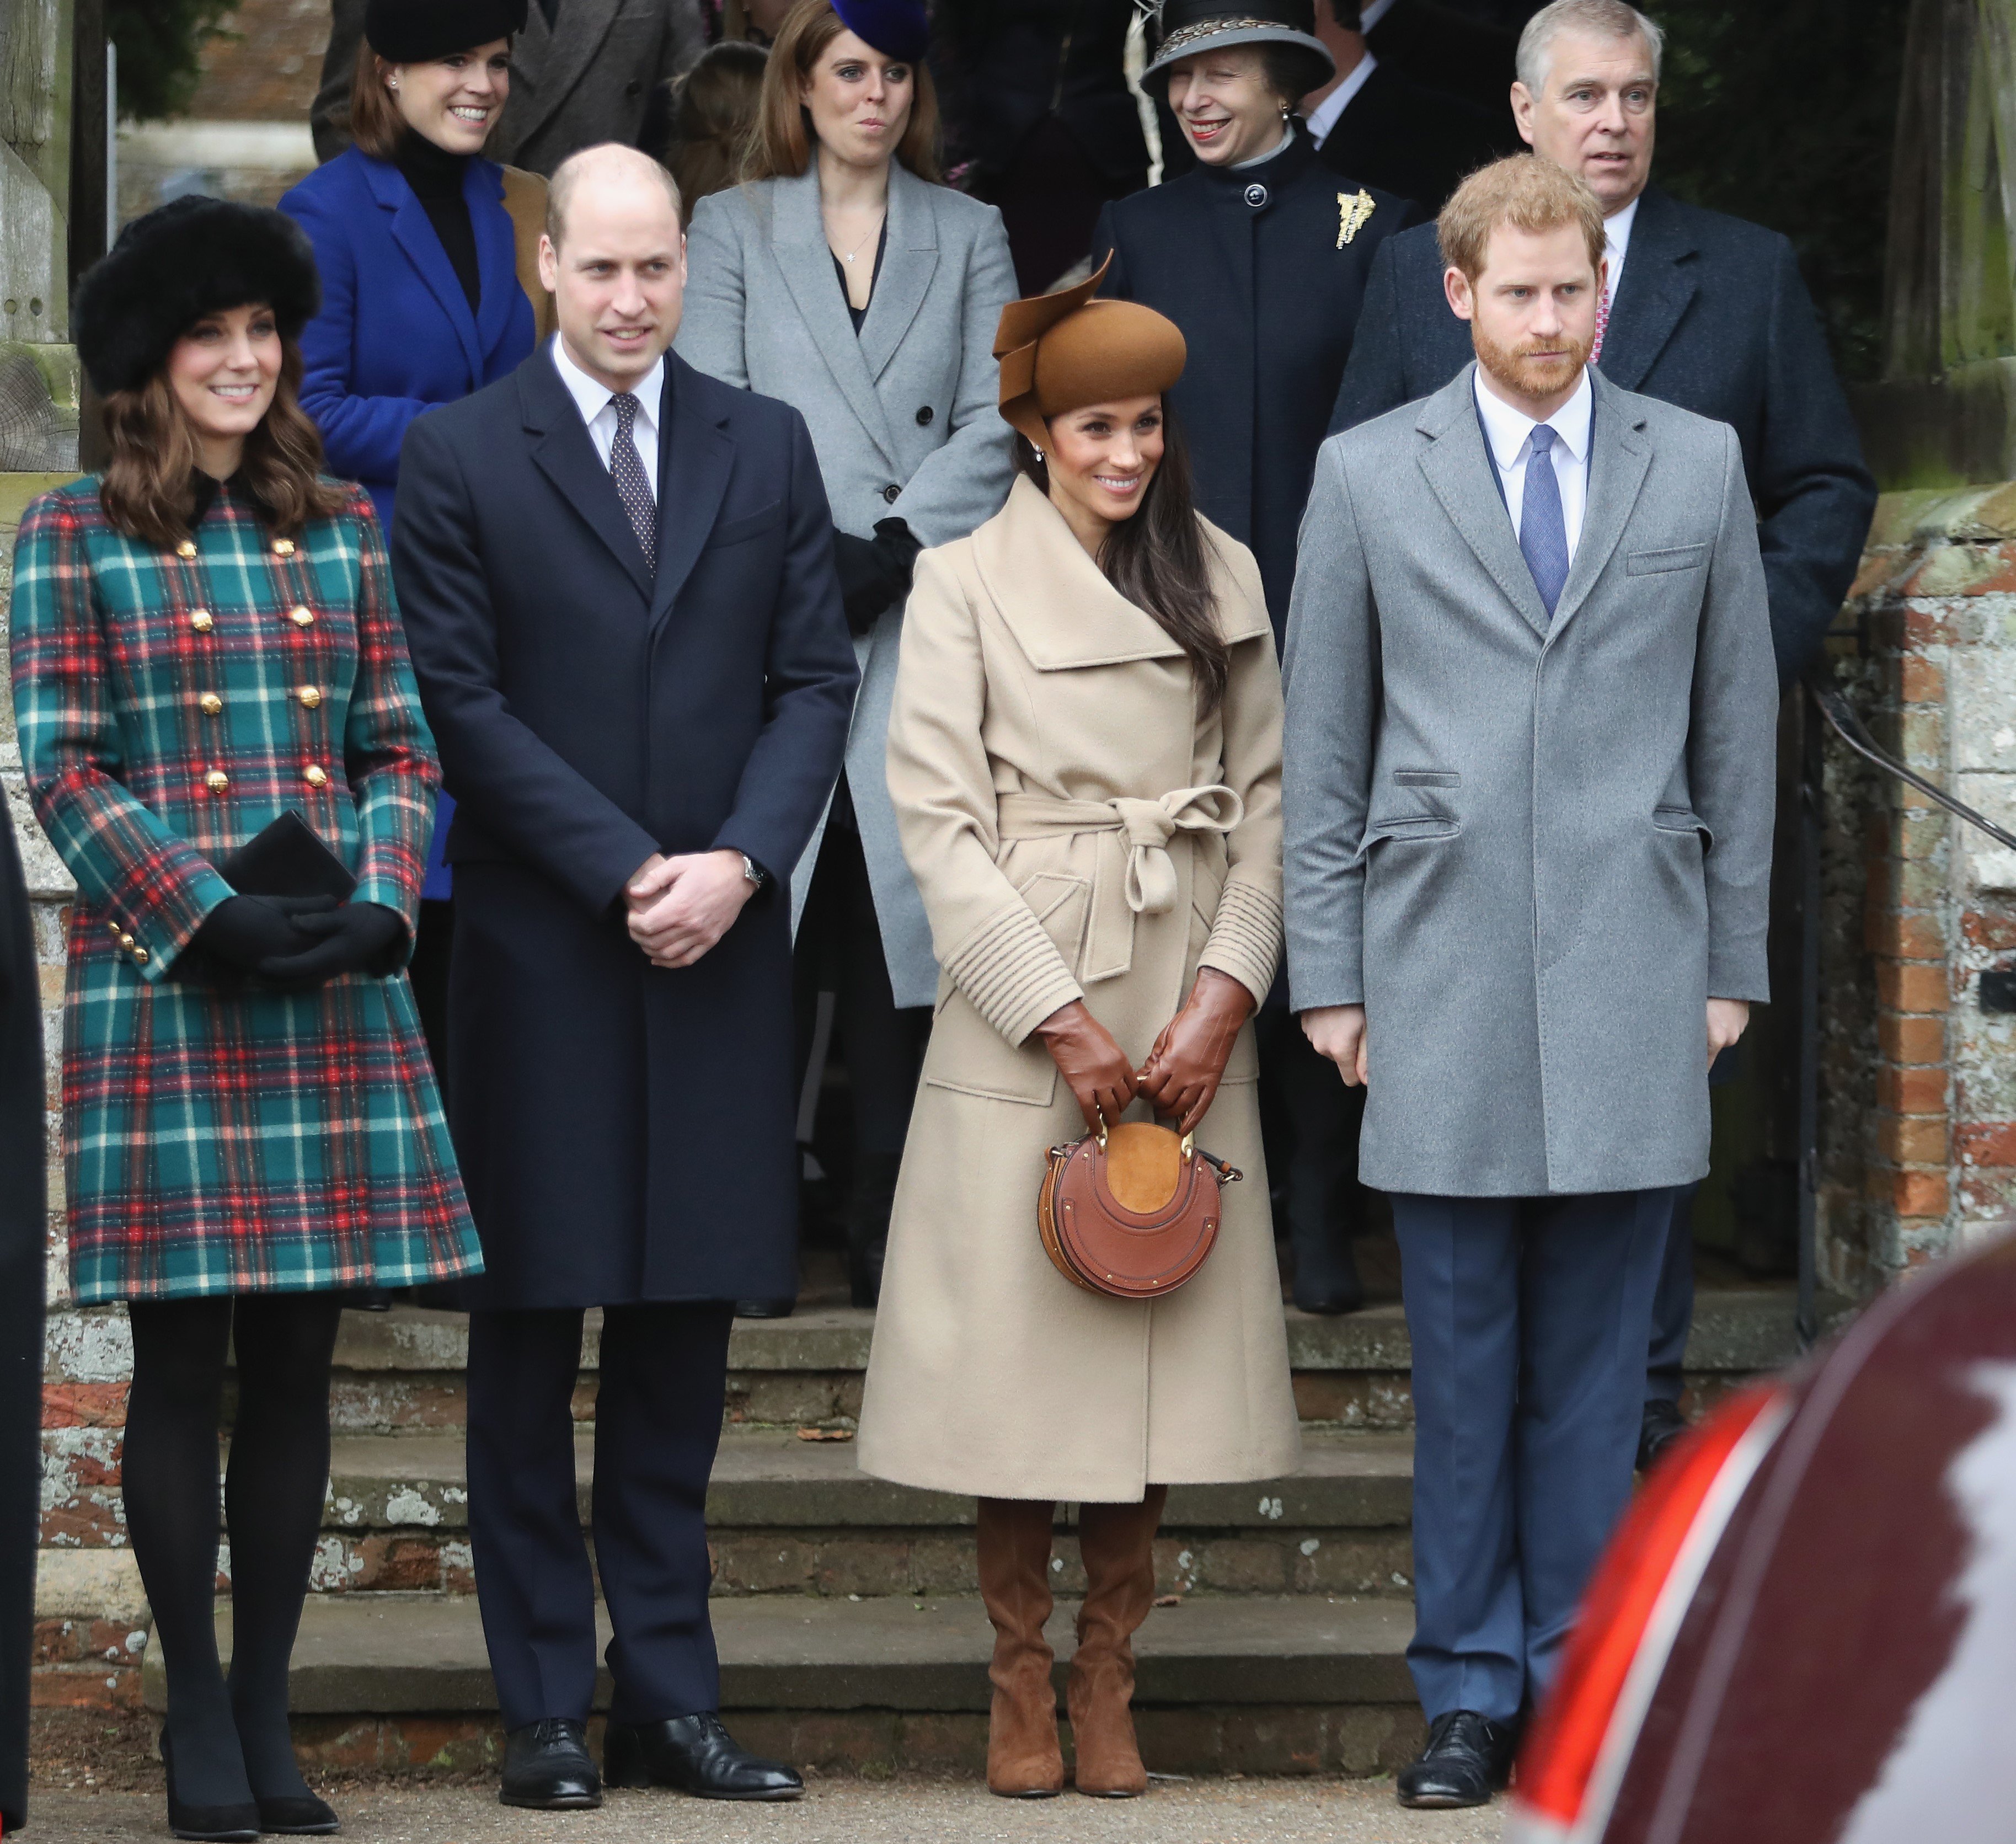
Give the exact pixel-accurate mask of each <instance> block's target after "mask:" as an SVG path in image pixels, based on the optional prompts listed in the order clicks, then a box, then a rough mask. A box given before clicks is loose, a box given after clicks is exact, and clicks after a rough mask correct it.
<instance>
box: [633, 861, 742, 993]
mask: <svg viewBox="0 0 2016 1844" xmlns="http://www.w3.org/2000/svg"><path fill="white" fill-rule="evenodd" d="M755 893H756V886H755V885H754V884H752V883H751V881H749V878H748V876H747V873H745V872H744V870H743V866H742V854H741V853H740V852H682V853H681V854H680V855H679V856H677V857H675V858H668V857H666V856H664V854H663V853H661V852H653V853H652V854H651V855H650V857H649V858H647V859H645V861H644V862H643V864H641V865H640V866H638V869H637V872H636V874H635V876H634V877H632V878H631V880H630V881H629V883H628V884H627V885H626V886H625V890H624V898H625V902H627V903H628V906H629V915H628V924H629V928H630V938H631V939H632V941H633V942H635V943H636V944H637V945H638V946H639V947H640V948H642V949H643V950H644V952H645V953H646V955H647V956H649V957H650V962H651V964H652V965H653V967H690V966H692V965H693V963H694V962H695V961H696V960H699V959H700V956H702V955H704V953H707V950H708V949H710V948H711V947H712V946H713V945H715V942H718V941H719V940H720V939H721V938H722V936H723V935H725V934H727V932H728V931H729V926H730V925H731V924H733V922H734V920H735V918H736V917H737V916H739V915H740V914H741V913H742V906H743V904H744V903H745V902H747V901H748V900H749V899H750V898H751V896H753V895H755Z"/></svg>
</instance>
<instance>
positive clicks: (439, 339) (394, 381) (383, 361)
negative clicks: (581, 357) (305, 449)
mask: <svg viewBox="0 0 2016 1844" xmlns="http://www.w3.org/2000/svg"><path fill="white" fill-rule="evenodd" d="M463 199H464V200H466V203H467V204H468V206H469V221H470V227H471V229H473V231H474V232H475V233H476V268H477V278H478V280H479V283H480V286H479V287H478V290H477V293H478V294H479V295H480V296H481V305H480V306H479V307H478V308H477V311H476V312H474V313H471V312H470V307H469V297H468V296H466V294H463V291H462V284H461V283H459V282H458V281H457V280H456V279H455V270H454V269H453V268H452V266H451V265H449V262H448V253H447V252H446V251H445V250H443V249H442V248H441V239H440V238H439V237H437V236H436V235H435V234H434V226H433V225H431V224H430V223H429V222H428V221H427V207H425V206H424V205H423V204H422V203H420V201H419V198H418V197H417V196H416V195H415V193H414V191H413V189H412V186H410V185H408V184H407V183H406V178H405V175H404V174H403V173H401V171H399V169H398V167H395V166H394V165H393V164H392V163H391V161H390V160H373V159H372V158H371V157H370V156H369V155H368V154H365V153H359V152H358V149H355V147H353V148H351V149H348V150H347V152H345V153H340V154H339V155H337V157H336V158H335V159H334V160H331V161H330V162H329V164H327V165H326V166H323V167H317V168H316V169H315V171H313V172H312V173H311V174H309V175H308V177H307V178H305V179H304V180H303V181H302V182H301V184H300V185H297V186H295V187H294V188H293V190H292V191H290V193H288V194H287V195H286V197H284V198H283V199H282V200H280V209H281V210H282V211H284V212H286V214H287V215H288V216H289V217H290V218H293V219H294V220H295V221H296V222H297V223H298V224H299V225H301V229H303V230H304V231H306V232H308V241H309V242H310V243H312V244H313V245H314V246H315V267H316V268H318V269H319V270H320V271H321V272H322V311H321V312H319V314H317V315H315V318H314V319H312V320H311V321H310V322H308V325H307V326H305V327H304V328H303V329H302V330H301V362H302V366H303V376H302V379H301V407H302V408H303V409H305V410H306V411H307V412H308V414H309V416H311V417H313V418H314V419H315V427H317V428H318V429H319V430H321V431H322V450H323V452H324V453H325V454H326V456H327V457H328V460H329V471H330V473H332V474H340V475H341V476H342V477H344V479H345V480H353V481H360V482H362V484H363V487H364V488H365V492H368V493H369V494H370V495H371V502H372V504H373V505H374V506H376V507H377V509H378V522H379V524H381V525H383V527H384V528H385V529H386V530H387V531H391V528H392V489H393V488H394V484H396V483H397V481H398V477H399V445H400V443H401V442H402V441H405V436H406V430H407V429H408V427H409V426H410V425H411V424H412V421H413V419H414V418H415V417H416V416H419V414H420V413H421V412H423V411H424V410H428V409H433V408H434V406H435V405H437V404H444V403H453V402H456V401H457V400H458V399H459V398H464V397H466V396H468V395H469V394H470V392H471V391H480V390H481V389H482V387H484V385H485V384H492V383H494V382H495V380H498V379H499V378H502V377H506V376H509V374H510V373H512V372H513V371H514V370H516V369H517V367H518V366H519V364H520V362H521V361H522V360H523V359H524V357H525V355H526V354H527V353H528V352H530V351H531V349H532V345H533V342H534V340H535V338H536V337H537V334H536V333H535V322H534V320H533V318H532V304H531V302H530V301H527V299H526V298H525V291H524V289H523V288H522V287H520V286H519V283H518V266H517V247H516V245H515V244H514V243H513V239H512V229H511V215H510V214H509V212H508V211H506V210H505V209H504V170H503V168H502V167H499V165H498V164H496V162H495V161H494V160H471V161H470V163H469V167H468V171H467V172H466V174H465V175H464V176H463Z"/></svg>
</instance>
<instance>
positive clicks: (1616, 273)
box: [1603, 192, 1645, 307]
mask: <svg viewBox="0 0 2016 1844" xmlns="http://www.w3.org/2000/svg"><path fill="white" fill-rule="evenodd" d="M1643 196H1645V195H1644V194H1643V193H1642V192H1641V193H1640V194H1639V195H1638V198H1639V199H1642V198H1643ZM1637 215H1638V199H1633V200H1632V201H1631V203H1629V204H1628V205H1626V206H1625V207H1624V209H1623V210H1622V211H1619V212H1618V214H1616V215H1615V217H1612V218H1605V219H1604V221H1603V254H1604V257H1605V258H1607V259H1608V261H1609V264H1610V268H1609V270H1608V272H1607V274H1606V275H1605V276H1604V281H1605V282H1606V283H1608V285H1609V288H1610V300H1611V305H1612V306H1613V307H1614V306H1615V304H1616V302H1617V285H1618V283H1619V282H1621V281H1622V280H1623V279H1624V258H1625V253H1626V252H1627V251H1628V250H1629V249H1630V247H1631V221H1632V220H1633V218H1636V216H1637Z"/></svg>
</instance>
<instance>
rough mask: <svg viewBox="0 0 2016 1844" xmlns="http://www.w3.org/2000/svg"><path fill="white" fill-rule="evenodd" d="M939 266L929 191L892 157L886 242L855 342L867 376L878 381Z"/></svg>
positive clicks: (935, 230) (934, 217)
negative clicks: (866, 368) (871, 296)
mask: <svg viewBox="0 0 2016 1844" xmlns="http://www.w3.org/2000/svg"><path fill="white" fill-rule="evenodd" d="M937 273H938V218H937V216H936V214H934V212H933V211H932V210H931V193H930V189H929V188H928V187H927V186H926V185H925V184H924V182H923V180H921V179H920V178H917V177H916V175H914V174H913V173H912V172H911V171H909V169H908V168H907V167H904V166H902V164H899V163H898V162H897V161H895V160H891V162H890V163H889V230H888V244H887V248H886V249H885V250H884V251H883V254H882V273H881V275H880V276H879V277H878V278H877V280H876V283H875V294H874V298H873V300H871V301H869V304H868V318H867V319H866V320H864V321H863V322H862V324H861V337H860V340H859V345H860V347H861V357H862V362H863V363H865V364H866V366H867V367H868V372H869V376H870V377H872V378H875V379H880V376H882V374H883V373H884V372H885V371H887V369H889V361H890V360H891V358H895V355H896V348H898V346H900V345H901V344H902V343H903V336H904V335H905V333H908V332H909V330H910V322H912V321H913V320H915V319H916V317H917V310H918V308H920V307H922V306H923V303H924V296H925V294H926V293H927V291H928V290H929V289H930V287H931V278H932V277H933V276H935V275H936V274H937ZM878 402H879V399H878Z"/></svg>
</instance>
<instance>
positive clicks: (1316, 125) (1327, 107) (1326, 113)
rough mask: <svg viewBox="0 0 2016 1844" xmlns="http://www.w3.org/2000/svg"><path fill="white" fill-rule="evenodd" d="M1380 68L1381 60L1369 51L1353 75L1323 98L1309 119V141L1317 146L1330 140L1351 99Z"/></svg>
mask: <svg viewBox="0 0 2016 1844" xmlns="http://www.w3.org/2000/svg"><path fill="white" fill-rule="evenodd" d="M1378 67H1379V60H1378V59H1377V58H1375V57H1374V56H1373V55H1372V54H1371V52H1369V51H1368V52H1366V54H1365V56H1363V57H1362V58H1360V59H1359V60H1358V62H1357V63H1355V64H1354V65H1352V67H1351V74H1350V75H1349V76H1348V77H1345V80H1344V81H1343V82H1341V83H1340V84H1339V85H1337V88H1335V89H1334V90H1332V91H1331V92H1330V94H1329V95H1327V96H1326V97H1324V98H1323V100H1322V101H1321V102H1320V103H1318V104H1317V105H1316V107H1315V108H1313V109H1312V110H1310V111H1309V117H1308V124H1307V125H1308V128H1309V139H1311V140H1312V141H1313V142H1315V143H1316V146H1319V147H1320V146H1323V143H1324V142H1326V141H1327V140H1328V139H1330V130H1331V129H1332V128H1335V127H1336V126H1337V117H1339V116H1340V115H1341V114H1343V113H1344V112H1345V110H1347V109H1348V108H1349V107H1350V106H1351V99H1352V97H1354V96H1355V95H1357V94H1358V92H1359V91H1360V90H1362V89H1363V88H1364V87H1365V85H1366V79H1367V78H1368V77H1370V76H1371V74H1372V73H1373V71H1374V70H1377V69H1378Z"/></svg>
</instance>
